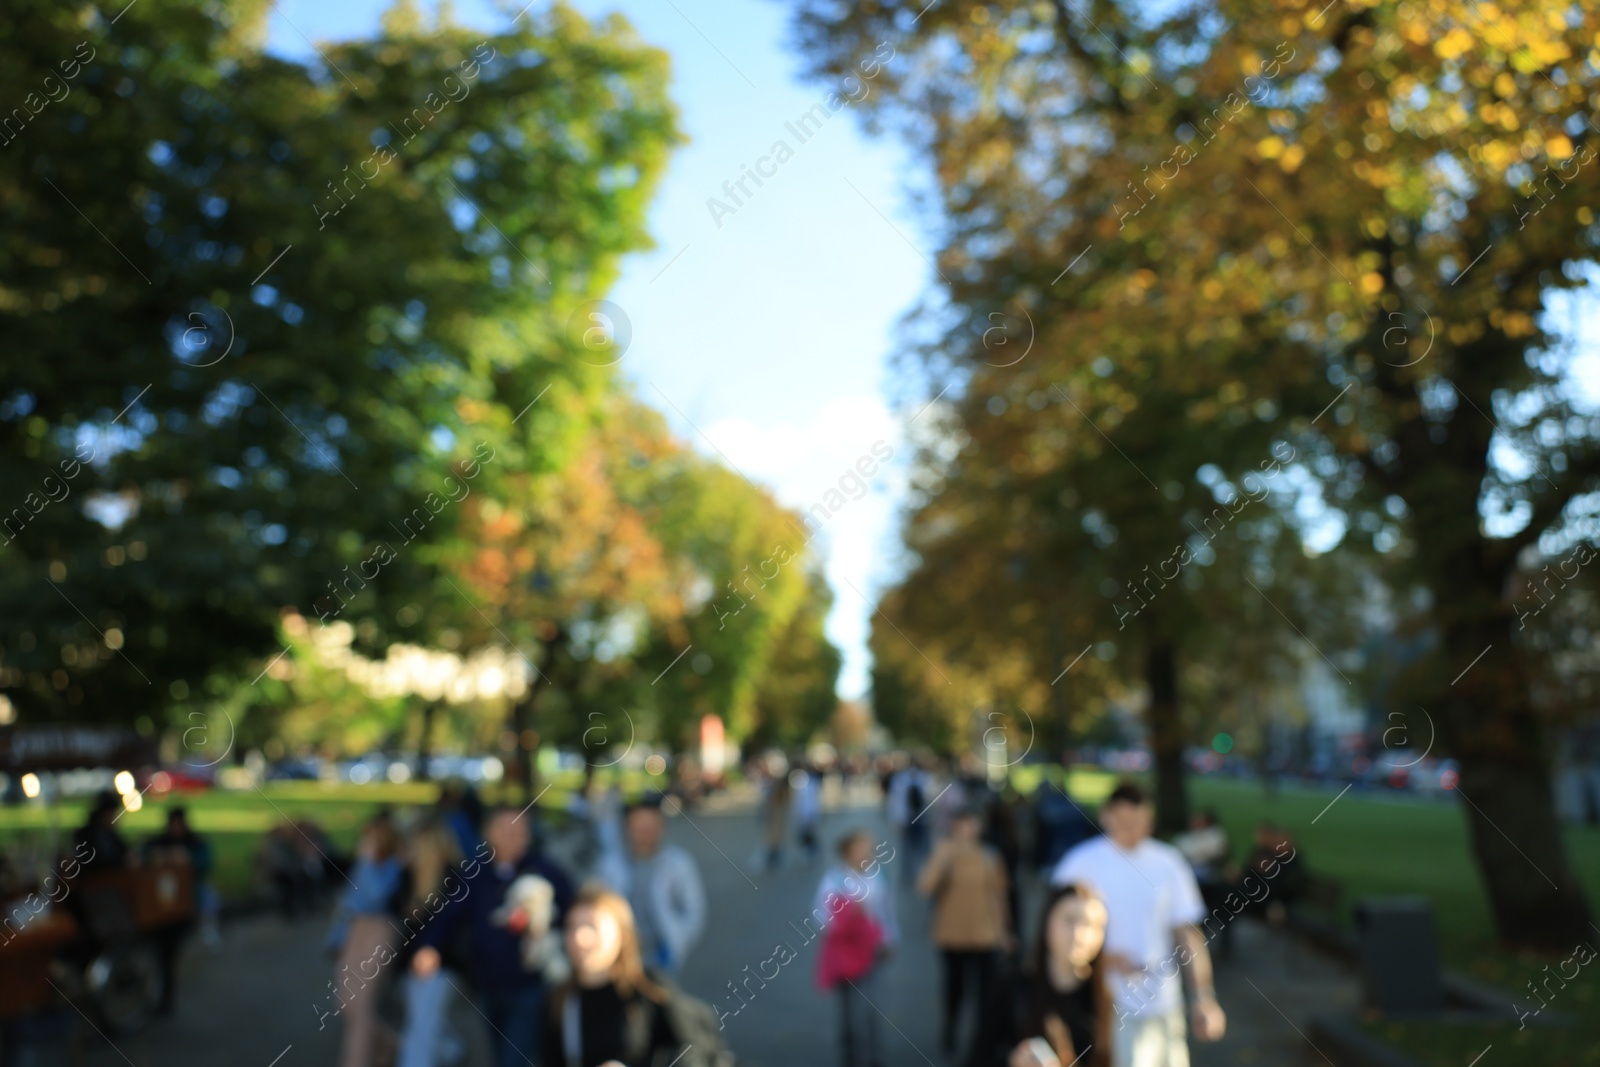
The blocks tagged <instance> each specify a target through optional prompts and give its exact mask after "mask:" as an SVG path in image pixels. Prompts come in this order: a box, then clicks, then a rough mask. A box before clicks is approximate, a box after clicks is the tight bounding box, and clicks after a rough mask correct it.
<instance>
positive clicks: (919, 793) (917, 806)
mask: <svg viewBox="0 0 1600 1067" xmlns="http://www.w3.org/2000/svg"><path fill="white" fill-rule="evenodd" d="M936 799H938V798H937V796H935V794H934V792H933V776H932V775H930V774H929V773H928V772H927V771H926V770H925V769H923V767H922V766H921V765H920V764H918V763H917V762H915V761H913V762H911V763H909V764H907V765H906V766H905V767H903V768H901V769H900V770H898V771H896V772H895V774H894V777H892V778H890V779H889V791H888V795H887V796H886V797H885V798H884V809H885V815H887V817H888V819H889V825H891V826H893V827H894V828H895V831H896V832H897V833H898V834H899V835H900V848H901V851H902V852H903V853H904V856H902V860H903V861H904V863H905V876H904V877H905V880H906V881H907V882H908V883H909V882H910V881H911V879H913V878H915V877H916V876H917V870H918V867H919V866H920V864H921V863H922V857H923V856H925V855H927V852H928V827H929V826H930V825H931V823H930V822H929V821H928V820H927V819H925V818H924V817H923V816H925V815H927V813H928V808H929V807H930V806H931V805H932V803H933V802H934V801H935V800H936Z"/></svg>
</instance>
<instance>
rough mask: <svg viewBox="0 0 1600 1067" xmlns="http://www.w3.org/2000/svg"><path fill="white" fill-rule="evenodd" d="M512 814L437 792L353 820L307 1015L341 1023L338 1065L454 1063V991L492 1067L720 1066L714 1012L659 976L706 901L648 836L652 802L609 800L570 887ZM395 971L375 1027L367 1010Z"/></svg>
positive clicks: (458, 1054) (685, 949)
mask: <svg viewBox="0 0 1600 1067" xmlns="http://www.w3.org/2000/svg"><path fill="white" fill-rule="evenodd" d="M530 811H531V805H530V806H529V807H527V808H523V809H521V810H518V809H516V808H511V807H494V808H488V809H484V808H482V807H481V806H479V805H477V804H476V803H475V802H474V801H472V800H471V799H470V798H467V797H462V796H460V795H459V794H457V795H454V796H452V795H450V794H449V793H447V795H446V798H445V800H444V801H443V803H442V804H441V806H440V808H439V809H438V810H435V811H433V812H429V813H426V814H424V815H422V816H420V817H416V818H412V819H410V820H408V821H407V824H406V825H405V826H404V827H400V826H398V825H397V819H396V818H395V817H394V816H391V815H389V814H387V813H380V814H379V815H377V816H375V817H374V818H373V819H372V820H371V821H370V822H369V823H368V824H367V826H366V827H365V828H364V829H363V831H362V833H361V837H360V841H359V844H358V847H357V852H356V856H355V858H354V860H353V862H352V863H351V865H350V869H349V872H348V880H349V884H348V885H347V886H346V888H345V890H344V892H343V894H342V896H341V899H340V901H339V903H338V905H337V908H336V910H335V920H334V922H333V924H332V927H331V929H330V932H329V937H328V946H327V947H328V949H329V951H330V953H331V954H332V955H333V956H334V957H335V969H334V970H335V976H334V980H333V981H332V982H331V983H330V986H329V990H330V995H329V996H328V997H327V998H326V1000H325V1002H324V1004H323V1006H322V1008H321V1009H319V1015H320V1016H321V1017H322V1019H323V1022H324V1025H325V1024H326V1021H327V1020H328V1018H330V1017H338V1019H339V1020H340V1021H341V1022H342V1025H343V1030H342V1034H341V1038H340V1041H341V1045H340V1055H339V1062H340V1065H341V1067H371V1065H374V1064H379V1063H383V1064H388V1063H395V1064H397V1065H399V1067H435V1065H447V1064H453V1063H456V1062H460V1061H461V1059H462V1057H463V1055H464V1052H465V1049H466V1042H465V1041H464V1039H463V1037H462V1035H460V1034H458V1033H456V1032H454V1031H453V1030H452V1029H451V1027H450V1024H449V1010H448V1009H449V1005H450V1003H451V1001H452V999H453V995H454V994H455V993H456V992H457V991H460V992H461V993H467V994H469V995H470V996H471V997H472V999H473V1001H474V1004H475V1007H476V1008H477V1013H478V1014H479V1015H480V1016H481V1017H482V1019H483V1020H484V1023H485V1029H484V1039H485V1041H486V1042H487V1044H488V1047H489V1049H490V1055H491V1058H492V1060H493V1063H494V1064H495V1067H512V1065H525V1064H527V1063H529V1062H534V1063H542V1062H552V1063H564V1064H568V1065H570V1067H600V1065H601V1064H614V1063H620V1064H624V1065H626V1067H636V1065H637V1067H642V1065H646V1064H652V1063H655V1062H657V1061H656V1056H657V1054H658V1053H662V1052H667V1053H669V1055H667V1057H666V1060H662V1061H660V1062H663V1063H665V1062H668V1061H673V1062H677V1063H681V1064H682V1065H683V1067H700V1065H704V1067H713V1065H718V1064H720V1063H721V1062H722V1060H721V1059H720V1058H719V1057H720V1056H721V1055H722V1052H721V1050H722V1043H721V1041H720V1039H719V1036H718V1034H717V1030H716V1025H715V1017H714V1016H713V1015H712V1013H711V1011H710V1009H709V1008H708V1007H706V1006H705V1005H704V1004H702V1003H700V1002H699V1001H696V1000H694V999H693V998H691V997H688V996H687V995H686V994H684V993H683V992H682V990H681V989H679V987H678V986H677V984H676V980H675V975H676V973H677V972H678V970H679V969H680V968H681V965H682V962H683V960H684V959H685V958H686V957H687V955H688V953H689V952H690V951H691V949H692V948H693V947H694V944H695V943H696V942H697V941H698V940H699V938H700V935H701V932H702V931H703V929H704V926H705V917H706V898H705V889H704V886H703V884H702V882H701V878H700V873H699V869H698V867H697V866H696V864H695V861H694V860H693V859H692V858H691V857H690V856H689V854H688V853H687V852H685V851H684V850H683V849H681V848H679V847H678V846H676V845H673V844H670V843H668V842H667V841H666V840H665V832H664V831H665V826H664V823H665V816H664V814H663V812H662V810H661V806H660V803H659V798H656V799H646V800H641V801H637V802H634V803H632V804H629V805H627V806H626V808H625V809H624V811H623V812H622V813H621V818H620V823H621V827H620V833H616V834H604V835H602V837H604V838H606V839H608V840H609V841H610V842H611V843H612V847H609V848H605V849H603V850H602V851H601V853H600V855H599V857H598V862H597V863H595V864H594V871H593V877H592V879H591V880H589V881H587V882H584V883H582V884H581V885H580V884H578V883H577V882H576V881H575V879H574V878H573V876H572V874H571V872H569V871H568V870H566V869H564V868H563V866H562V865H561V864H559V863H558V862H556V861H555V860H554V859H552V858H551V857H550V856H549V855H548V854H547V853H546V851H545V850H544V849H543V848H542V847H541V846H540V845H539V843H538V842H537V841H536V840H535V834H534V833H533V830H534V823H535V820H536V819H537V818H538V815H537V813H530ZM396 980H398V983H399V985H400V987H401V989H400V994H401V995H400V998H399V999H400V1000H401V1001H403V1005H404V1008H403V1013H402V1014H403V1021H402V1022H401V1023H400V1025H399V1026H395V1027H392V1026H390V1025H388V1024H387V1023H386V1022H385V1017H384V1014H383V1013H382V1012H380V1006H381V1005H382V1004H383V1003H384V1002H385V993H386V989H385V987H386V985H387V983H389V982H393V981H396ZM708 1022H709V1026H708ZM680 1057H681V1058H680Z"/></svg>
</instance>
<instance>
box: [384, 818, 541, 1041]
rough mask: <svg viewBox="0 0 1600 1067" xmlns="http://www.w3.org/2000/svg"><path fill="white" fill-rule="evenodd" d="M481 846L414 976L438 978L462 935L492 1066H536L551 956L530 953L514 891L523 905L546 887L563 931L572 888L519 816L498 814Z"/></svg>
mask: <svg viewBox="0 0 1600 1067" xmlns="http://www.w3.org/2000/svg"><path fill="white" fill-rule="evenodd" d="M484 839H485V843H486V844H487V846H488V848H489V850H490V853H489V856H488V858H487V859H486V860H485V861H484V862H483V863H482V864H481V865H479V866H478V867H477V868H476V869H475V871H474V873H473V876H472V877H471V878H469V879H467V882H466V886H465V891H464V892H463V893H462V895H461V896H460V897H459V898H458V899H456V900H454V901H452V902H450V903H448V904H446V905H445V907H444V908H443V910H442V911H440V913H439V915H438V916H437V917H436V918H435V919H434V921H433V922H431V923H429V924H428V926H427V928H426V929H425V930H423V932H422V934H421V936H419V937H418V939H417V940H418V942H419V943H420V945H421V947H420V948H418V949H417V954H416V956H415V957H413V959H412V961H411V971H412V973H413V974H415V975H418V976H419V977H424V978H425V977H427V976H429V975H431V974H433V973H435V972H436V971H437V970H438V969H439V966H440V964H441V962H442V956H441V952H440V950H441V948H443V947H445V946H448V945H449V944H451V941H452V938H453V937H454V936H455V934H456V933H457V932H458V931H464V932H465V950H466V956H467V960H468V972H467V975H468V978H469V979H471V981H472V984H473V986H474V989H475V992H476V994H477V999H478V1002H479V1003H478V1010H479V1012H480V1013H481V1014H482V1015H483V1018H484V1020H485V1021H486V1022H487V1023H488V1026H489V1033H488V1038H489V1045H490V1048H491V1050H492V1051H491V1058H492V1060H493V1063H494V1067H526V1064H528V1063H530V1062H535V1061H534V1057H535V1056H537V1055H539V1050H540V1048H541V1047H542V1044H543V1040H544V1018H545V1011H546V1008H547V1007H548V1000H549V992H550V988H549V983H548V982H547V981H546V963H547V961H548V957H546V956H544V955H542V954H541V955H531V954H530V953H528V951H527V950H528V948H529V947H530V946H529V945H528V943H527V939H526V938H525V937H524V933H525V931H526V930H527V928H528V927H527V924H528V922H529V918H530V917H529V914H528V913H527V912H526V911H525V910H524V909H519V908H518V907H516V906H515V900H514V899H513V897H514V891H516V893H515V896H516V897H517V898H518V899H520V895H521V887H529V886H531V887H532V888H539V886H540V885H541V884H542V886H543V887H544V892H543V895H545V896H547V897H548V898H550V900H551V901H552V902H553V916H552V921H553V922H555V923H556V924H557V925H559V922H560V919H561V917H562V916H563V915H564V914H565V913H566V909H567V906H568V904H569V903H570V902H571V900H572V883H571V881H570V880H569V879H568V878H567V876H566V874H565V873H564V872H563V871H562V870H561V869H560V868H559V867H557V866H556V865H555V864H554V863H551V862H550V861H549V860H548V859H546V858H545V857H544V856H543V855H542V854H541V853H540V852H538V851H536V850H535V849H534V848H533V847H532V845H531V842H530V840H529V834H528V824H527V823H526V822H523V821H522V813H521V812H518V811H516V810H514V809H512V808H497V809H495V810H494V811H493V812H492V813H491V814H490V815H489V817H488V820H487V822H486V823H485V825H484ZM508 904H509V905H511V906H509V907H508Z"/></svg>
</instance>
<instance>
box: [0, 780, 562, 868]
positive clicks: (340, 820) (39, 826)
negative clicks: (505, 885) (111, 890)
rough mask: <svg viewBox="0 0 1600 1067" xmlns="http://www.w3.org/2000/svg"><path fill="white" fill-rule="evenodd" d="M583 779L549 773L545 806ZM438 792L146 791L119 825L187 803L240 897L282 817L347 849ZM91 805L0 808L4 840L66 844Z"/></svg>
mask: <svg viewBox="0 0 1600 1067" xmlns="http://www.w3.org/2000/svg"><path fill="white" fill-rule="evenodd" d="M580 781H581V775H579V774H576V773H572V774H566V773H562V774H556V775H549V776H546V782H547V783H548V784H549V786H550V788H549V791H548V792H546V793H545V794H544V796H543V797H542V798H541V799H540V801H539V806H540V808H543V809H547V810H548V809H555V810H559V809H560V808H561V807H562V806H563V804H564V803H565V801H566V798H567V795H568V793H570V792H571V790H572V788H573V787H574V786H576V785H577V784H578V783H579V782H580ZM437 797H438V788H437V787H436V786H434V785H432V784H430V783H424V782H412V783H407V784H405V785H392V784H389V783H383V784H372V785H350V784H346V783H339V782H268V783H267V784H266V785H265V786H264V787H263V789H262V790H261V791H260V792H256V791H254V790H250V791H233V790H222V789H213V790H209V791H207V792H205V793H200V794H190V795H179V794H170V795H168V796H166V797H164V798H162V799H160V800H153V799H148V798H147V802H146V803H145V805H144V806H143V807H142V808H140V810H138V811H135V812H128V813H126V814H125V815H123V816H122V818H121V819H120V820H119V821H118V822H117V828H118V829H119V830H120V831H121V832H122V835H123V837H124V838H126V839H127V841H128V842H129V844H130V845H134V846H137V845H139V844H141V843H142V842H143V841H144V840H145V839H146V838H149V837H153V836H154V835H155V834H156V833H158V832H159V831H160V829H161V827H162V826H163V825H164V824H165V822H166V809H167V808H168V807H175V806H180V805H181V806H183V807H186V808H188V809H189V822H190V825H192V826H193V827H194V828H195V830H196V831H197V832H199V833H201V834H204V835H205V837H206V838H207V839H208V840H209V841H210V842H211V847H212V850H213V851H214V853H215V856H216V872H215V880H216V884H217V887H218V889H220V890H221V892H222V895H223V896H224V898H227V899H239V898H241V897H245V896H248V895H249V894H250V893H251V891H252V889H253V888H254V882H255V866H254V864H255V854H256V849H257V847H258V846H259V843H260V840H261V835H262V834H264V833H266V832H267V831H268V830H270V829H272V827H274V826H276V825H278V824H279V823H281V822H284V821H285V820H287V819H296V820H298V819H310V820H312V821H313V822H315V823H317V825H319V826H320V827H322V829H323V831H324V832H325V833H326V834H327V835H328V836H329V837H330V838H331V839H332V840H333V842H334V843H335V844H336V845H338V846H339V847H340V848H342V849H349V848H351V847H353V846H354V843H355V839H356V833H357V831H358V830H359V829H360V828H361V825H362V823H364V822H365V821H366V820H367V819H368V818H370V817H371V816H372V814H373V813H374V812H376V811H377V810H379V809H380V808H384V807H390V808H404V807H414V806H426V805H429V804H432V803H433V802H434V800H435V799H436V798H437ZM484 799H485V800H486V801H494V800H495V799H497V797H496V795H495V794H494V793H493V792H492V791H489V792H487V793H486V795H485V798H484ZM506 801H507V802H508V803H511V802H514V801H515V802H518V803H520V801H518V800H517V798H516V797H514V796H507V798H506ZM87 812H88V799H87V798H82V799H80V800H78V801H77V802H70V803H62V804H58V805H56V806H54V807H53V808H49V807H45V806H44V805H40V804H24V805H20V806H17V807H3V808H0V848H7V849H12V848H15V849H17V850H18V851H20V852H22V853H23V854H25V855H26V854H35V855H39V854H44V853H47V852H48V851H49V842H50V840H51V837H52V834H53V832H58V833H59V838H58V840H59V842H60V844H59V845H58V851H65V850H66V848H67V845H66V842H67V841H68V840H69V839H70V837H71V834H72V831H73V830H74V829H76V828H77V827H78V826H80V825H82V823H83V820H84V817H85V815H86V814H87ZM52 828H54V831H53V829H52ZM46 862H48V857H47V858H46Z"/></svg>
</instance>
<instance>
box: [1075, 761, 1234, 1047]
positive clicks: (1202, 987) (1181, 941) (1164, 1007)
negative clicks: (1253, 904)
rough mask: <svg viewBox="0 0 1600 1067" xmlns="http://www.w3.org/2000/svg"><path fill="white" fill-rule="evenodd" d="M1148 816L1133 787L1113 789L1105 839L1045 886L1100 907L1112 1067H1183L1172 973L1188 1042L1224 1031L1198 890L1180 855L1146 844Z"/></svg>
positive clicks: (1103, 812)
mask: <svg viewBox="0 0 1600 1067" xmlns="http://www.w3.org/2000/svg"><path fill="white" fill-rule="evenodd" d="M1154 818H1155V811H1154V808H1153V807H1152V805H1151V804H1150V802H1149V800H1148V799H1147V797H1146V795H1145V792H1144V790H1143V789H1142V788H1141V787H1140V786H1138V785H1136V784H1134V783H1132V782H1124V783H1122V784H1120V785H1118V786H1117V787H1116V788H1115V789H1113V790H1112V791H1111V795H1110V797H1109V798H1108V799H1107V800H1106V802H1105V805H1104V806H1103V807H1102V808H1101V809H1100V822H1101V824H1102V825H1103V826H1104V827H1105V836H1104V837H1101V838H1096V839H1094V840H1092V841H1088V842H1085V843H1084V844H1082V845H1079V846H1078V847H1077V848H1075V849H1073V850H1072V851H1071V852H1069V853H1067V855H1066V857H1065V858H1063V859H1062V861H1061V863H1060V864H1059V865H1058V866H1057V867H1056V869H1055V872H1054V873H1053V874H1052V875H1051V879H1050V881H1051V884H1052V885H1058V886H1059V885H1068V884H1082V885H1087V886H1088V887H1089V888H1091V889H1093V890H1094V891H1095V892H1096V893H1097V894H1098V895H1099V896H1100V898H1101V899H1102V900H1104V901H1105V903H1106V910H1107V913H1108V919H1107V924H1106V950H1105V969H1106V971H1107V984H1108V985H1109V987H1110V989H1111V1005H1112V1010H1113V1011H1114V1012H1115V1014H1116V1017H1117V1021H1116V1026H1115V1028H1114V1032H1113V1034H1112V1039H1111V1052H1112V1059H1111V1062H1112V1065H1113V1067H1188V1064H1189V1047H1188V1041H1187V1036H1186V1029H1187V1028H1186V1026H1185V1023H1184V1010H1183V985H1182V982H1181V981H1180V980H1179V978H1178V974H1179V971H1180V970H1186V971H1187V972H1188V974H1189V980H1190V986H1191V992H1192V996H1193V1002H1192V1005H1191V1008H1190V1011H1189V1024H1190V1026H1192V1028H1193V1030H1194V1035H1195V1037H1196V1038H1197V1039H1198V1040H1201V1041H1215V1040H1217V1039H1219V1038H1221V1037H1222V1034H1223V1030H1224V1029H1225V1027H1226V1024H1227V1019H1226V1016H1225V1015H1224V1014H1223V1011H1222V1008H1221V1006H1220V1005H1218V1003H1217V998H1216V992H1215V989H1214V988H1213V986H1212V979H1211V956H1210V954H1209V953H1208V952H1207V950H1206V939H1205V936H1204V935H1203V934H1202V933H1201V932H1200V929H1199V927H1198V926H1196V924H1197V923H1199V922H1200V921H1201V920H1202V919H1203V918H1204V916H1205V914H1206V912H1205V905H1204V903H1202V901H1201V898H1200V890H1199V887H1198V886H1196V884H1195V878H1194V873H1193V872H1192V871H1191V870H1190V869H1189V864H1188V862H1187V861H1185V860H1184V858H1183V855H1182V853H1180V852H1179V851H1178V850H1177V849H1175V848H1173V847H1172V846H1171V845H1168V844H1164V843H1163V842H1160V841H1155V840H1152V839H1151V837H1150V831H1151V827H1152V825H1153V823H1154Z"/></svg>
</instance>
